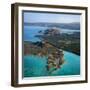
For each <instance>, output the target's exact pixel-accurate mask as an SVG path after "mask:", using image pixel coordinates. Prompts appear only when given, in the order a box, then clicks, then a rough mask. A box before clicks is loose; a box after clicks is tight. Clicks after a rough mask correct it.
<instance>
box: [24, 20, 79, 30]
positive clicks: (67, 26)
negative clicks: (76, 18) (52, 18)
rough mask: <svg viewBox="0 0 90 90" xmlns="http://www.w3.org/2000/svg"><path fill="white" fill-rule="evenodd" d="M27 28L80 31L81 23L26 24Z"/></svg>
mask: <svg viewBox="0 0 90 90" xmlns="http://www.w3.org/2000/svg"><path fill="white" fill-rule="evenodd" d="M24 25H25V26H42V27H58V28H63V29H70V30H80V23H79V22H73V23H48V22H47V23H46V22H45V23H43V22H38V23H27V22H25V23H24Z"/></svg>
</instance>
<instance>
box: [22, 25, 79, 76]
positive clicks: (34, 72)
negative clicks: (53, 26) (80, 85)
mask: <svg viewBox="0 0 90 90" xmlns="http://www.w3.org/2000/svg"><path fill="white" fill-rule="evenodd" d="M46 29H47V27H32V26H25V27H24V41H32V42H36V41H40V40H39V38H37V37H35V36H36V35H40V34H42V33H43V32H44V31H45V30H46ZM39 31H42V33H39ZM61 32H62V33H73V32H79V30H69V29H62V31H61ZM64 60H65V62H64V64H63V65H62V66H61V68H59V69H57V70H55V71H53V72H52V73H50V72H49V71H47V69H46V64H47V63H46V62H47V57H46V56H45V57H40V56H35V55H28V56H24V63H23V64H24V65H23V66H24V67H23V70H24V77H38V76H61V75H63V76H65V75H80V56H78V55H76V54H73V53H70V52H67V51H64Z"/></svg>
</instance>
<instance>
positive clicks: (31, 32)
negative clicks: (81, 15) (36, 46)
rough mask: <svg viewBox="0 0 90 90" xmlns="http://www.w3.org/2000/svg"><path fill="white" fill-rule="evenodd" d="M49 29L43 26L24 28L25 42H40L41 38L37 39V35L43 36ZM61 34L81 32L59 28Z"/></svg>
mask: <svg viewBox="0 0 90 90" xmlns="http://www.w3.org/2000/svg"><path fill="white" fill-rule="evenodd" d="M48 28H49V27H41V26H24V41H32V42H36V41H40V39H39V38H37V37H36V35H43V33H44V31H45V30H47V29H48ZM59 30H60V33H68V34H71V33H74V32H80V30H70V29H63V28H59ZM39 31H41V33H40V32H39Z"/></svg>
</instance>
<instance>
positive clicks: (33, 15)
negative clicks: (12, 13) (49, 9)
mask: <svg viewBox="0 0 90 90" xmlns="http://www.w3.org/2000/svg"><path fill="white" fill-rule="evenodd" d="M24 22H27V23H29V22H30V23H34V22H49V23H50V22H51V23H72V22H80V15H76V14H75V15H74V14H52V13H37V12H24Z"/></svg>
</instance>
